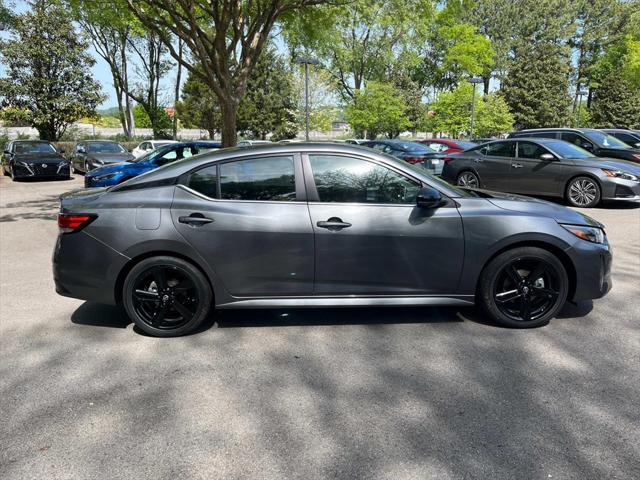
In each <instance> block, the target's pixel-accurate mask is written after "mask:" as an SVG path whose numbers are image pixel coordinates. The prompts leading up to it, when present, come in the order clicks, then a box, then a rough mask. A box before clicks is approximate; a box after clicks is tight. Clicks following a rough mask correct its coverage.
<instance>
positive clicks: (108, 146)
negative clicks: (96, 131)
mask: <svg viewBox="0 0 640 480" xmlns="http://www.w3.org/2000/svg"><path fill="white" fill-rule="evenodd" d="M87 151H88V152H89V153H124V152H126V150H125V149H124V147H122V145H120V144H119V143H114V142H91V143H88V144H87Z"/></svg>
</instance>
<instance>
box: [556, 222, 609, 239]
mask: <svg viewBox="0 0 640 480" xmlns="http://www.w3.org/2000/svg"><path fill="white" fill-rule="evenodd" d="M562 227H563V228H564V229H565V230H567V231H569V232H571V233H572V234H574V235H575V236H576V237H578V238H581V239H582V240H586V241H587V242H592V243H604V238H605V234H604V230H602V229H601V228H598V227H587V226H583V225H562Z"/></svg>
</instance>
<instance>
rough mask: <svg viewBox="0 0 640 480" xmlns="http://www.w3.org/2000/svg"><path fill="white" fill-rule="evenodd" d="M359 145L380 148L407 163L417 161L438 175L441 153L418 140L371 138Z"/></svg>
mask: <svg viewBox="0 0 640 480" xmlns="http://www.w3.org/2000/svg"><path fill="white" fill-rule="evenodd" d="M361 145H362V146H364V147H369V148H373V149H375V150H380V151H381V152H384V153H387V154H389V155H392V156H394V157H396V158H399V159H401V160H404V161H405V162H407V163H411V164H418V163H419V164H421V165H422V166H423V167H424V168H426V169H427V170H428V171H429V172H430V173H433V174H435V175H440V172H441V171H442V160H441V157H442V155H441V154H439V153H438V152H436V151H435V150H433V149H431V148H429V147H427V146H426V145H423V144H421V143H418V142H412V141H409V140H371V141H368V142H364V143H362V144H361Z"/></svg>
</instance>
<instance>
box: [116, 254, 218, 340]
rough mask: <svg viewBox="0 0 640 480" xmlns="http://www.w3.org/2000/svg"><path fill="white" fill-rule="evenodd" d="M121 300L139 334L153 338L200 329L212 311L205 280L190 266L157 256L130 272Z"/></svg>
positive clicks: (211, 298) (178, 260) (182, 261)
mask: <svg viewBox="0 0 640 480" xmlns="http://www.w3.org/2000/svg"><path fill="white" fill-rule="evenodd" d="M122 299H123V303H124V307H125V310H126V311H127V314H128V315H129V318H131V320H132V321H133V322H134V323H135V324H136V326H137V327H138V328H140V329H141V330H142V331H144V332H145V333H147V334H149V335H152V336H154V337H177V336H180V335H186V334H188V333H191V332H193V331H194V330H196V329H197V328H198V327H199V326H200V324H201V323H202V322H203V320H204V319H205V318H206V317H207V315H208V313H209V310H210V309H211V305H212V301H213V293H212V291H211V287H210V286H209V282H208V281H207V279H206V277H205V276H204V275H203V273H202V272H201V271H200V270H198V269H197V268H196V267H195V266H193V265H192V264H191V263H189V262H186V261H184V260H182V259H180V258H175V257H168V256H159V257H151V258H147V259H145V260H142V261H141V262H140V263H138V264H136V265H135V266H134V267H133V268H132V269H131V271H130V272H129V274H128V275H127V277H126V279H125V281H124V285H123V291H122ZM185 312H186V313H188V314H190V315H191V316H190V317H189V316H188V315H185Z"/></svg>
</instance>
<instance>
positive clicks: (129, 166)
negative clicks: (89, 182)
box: [86, 162, 143, 177]
mask: <svg viewBox="0 0 640 480" xmlns="http://www.w3.org/2000/svg"><path fill="white" fill-rule="evenodd" d="M142 165H143V164H141V163H133V162H119V163H110V164H109V165H105V166H103V167H98V168H95V169H93V170H91V171H90V172H88V173H87V174H86V176H88V177H98V176H100V175H107V174H109V173H118V172H121V171H122V170H127V171H130V172H133V171H137V170H142Z"/></svg>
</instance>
